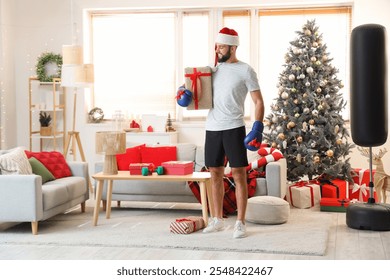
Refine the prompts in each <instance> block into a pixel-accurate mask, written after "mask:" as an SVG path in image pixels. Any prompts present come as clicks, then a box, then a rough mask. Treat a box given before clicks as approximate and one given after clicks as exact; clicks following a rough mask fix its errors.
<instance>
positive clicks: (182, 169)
mask: <svg viewBox="0 0 390 280" xmlns="http://www.w3.org/2000/svg"><path fill="white" fill-rule="evenodd" d="M161 165H162V167H163V168H164V174H165V175H188V174H192V173H193V172H194V162H193V161H176V160H172V161H165V162H162V163H161Z"/></svg>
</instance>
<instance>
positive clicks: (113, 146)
mask: <svg viewBox="0 0 390 280" xmlns="http://www.w3.org/2000/svg"><path fill="white" fill-rule="evenodd" d="M125 152H126V133H124V132H120V131H98V132H96V153H98V154H105V155H116V154H123V153H125Z"/></svg>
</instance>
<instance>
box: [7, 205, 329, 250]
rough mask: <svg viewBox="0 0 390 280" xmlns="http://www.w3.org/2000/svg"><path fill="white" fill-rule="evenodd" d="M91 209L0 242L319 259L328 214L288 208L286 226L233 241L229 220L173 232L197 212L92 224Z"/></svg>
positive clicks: (115, 215) (119, 211)
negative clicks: (217, 227) (211, 229)
mask: <svg viewBox="0 0 390 280" xmlns="http://www.w3.org/2000/svg"><path fill="white" fill-rule="evenodd" d="M92 213H93V209H92V208H87V212H86V213H80V210H79V209H77V210H75V211H71V212H69V213H67V214H62V215H57V216H55V217H53V218H51V219H49V220H46V221H42V222H40V223H39V232H38V235H35V236H34V235H32V234H31V227H30V223H21V224H18V225H15V226H13V227H11V228H8V229H6V230H3V231H1V232H0V244H23V245H28V244H33V245H56V246H103V247H129V248H132V247H135V248H164V249H169V248H174V249H187V250H205V251H230V252H232V251H237V252H251V253H254V252H259V253H272V254H294V255H315V256H322V255H325V253H326V246H327V242H328V234H329V230H330V225H331V215H329V213H324V212H320V211H313V210H310V209H296V208H294V209H291V214H290V218H289V220H288V222H287V223H285V224H281V225H259V224H253V223H247V233H248V237H247V238H243V239H233V238H232V234H233V226H234V222H235V216H231V217H229V218H227V219H226V220H225V230H223V231H220V232H217V233H212V234H204V233H202V231H201V230H200V231H196V232H193V233H191V234H174V233H171V232H170V230H169V226H170V223H171V222H173V221H175V220H176V219H178V218H184V217H188V216H201V211H199V210H185V209H180V210H177V209H136V208H113V209H112V212H111V218H110V219H106V218H105V214H104V213H103V212H100V215H99V221H98V225H97V226H93V225H92Z"/></svg>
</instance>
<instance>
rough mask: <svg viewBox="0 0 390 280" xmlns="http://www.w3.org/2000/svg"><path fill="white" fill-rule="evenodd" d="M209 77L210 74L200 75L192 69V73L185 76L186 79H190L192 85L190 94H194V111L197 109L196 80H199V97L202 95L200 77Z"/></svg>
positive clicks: (200, 73)
mask: <svg viewBox="0 0 390 280" xmlns="http://www.w3.org/2000/svg"><path fill="white" fill-rule="evenodd" d="M207 76H211V73H202V72H200V71H198V70H196V68H194V73H192V74H185V77H186V78H190V80H191V84H192V93H193V94H194V101H195V109H198V102H199V97H198V80H199V95H200V94H201V93H202V84H201V83H200V77H207Z"/></svg>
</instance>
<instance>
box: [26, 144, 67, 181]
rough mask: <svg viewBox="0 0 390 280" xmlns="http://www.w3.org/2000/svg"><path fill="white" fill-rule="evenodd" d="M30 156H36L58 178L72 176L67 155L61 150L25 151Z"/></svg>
mask: <svg viewBox="0 0 390 280" xmlns="http://www.w3.org/2000/svg"><path fill="white" fill-rule="evenodd" d="M25 153H26V155H27V157H28V158H31V157H35V158H36V159H37V160H39V161H40V162H42V164H43V165H44V166H45V167H46V168H47V169H48V170H49V171H50V172H51V174H53V176H54V177H55V178H56V179H59V178H63V177H69V176H72V172H71V171H70V168H69V166H68V164H67V163H66V160H65V157H64V156H63V154H61V153H60V152H56V151H52V152H30V151H25Z"/></svg>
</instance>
